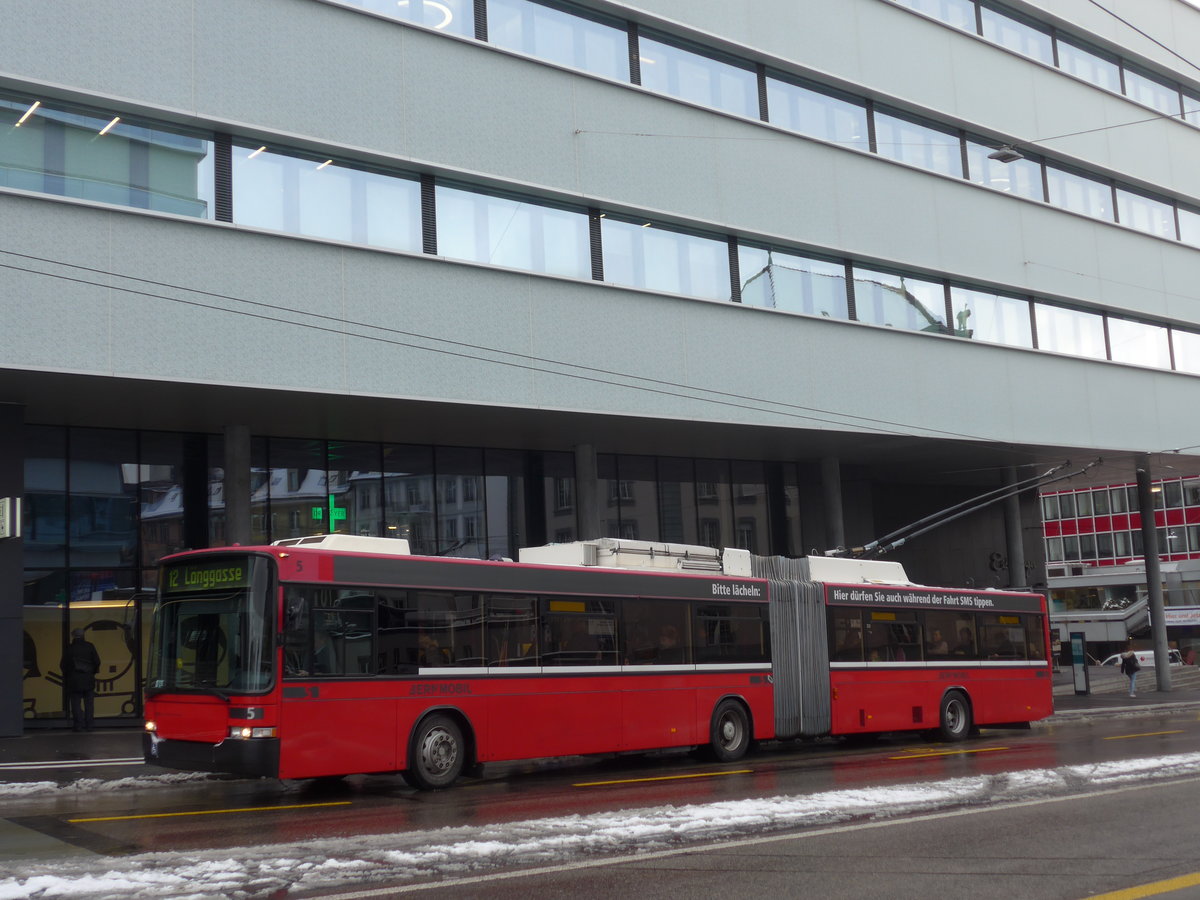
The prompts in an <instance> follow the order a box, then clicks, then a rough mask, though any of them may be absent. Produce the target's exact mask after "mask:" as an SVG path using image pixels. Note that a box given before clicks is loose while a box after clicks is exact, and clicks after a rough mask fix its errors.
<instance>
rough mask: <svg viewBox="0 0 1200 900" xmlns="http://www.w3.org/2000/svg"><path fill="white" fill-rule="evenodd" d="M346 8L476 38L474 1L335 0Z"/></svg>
mask: <svg viewBox="0 0 1200 900" xmlns="http://www.w3.org/2000/svg"><path fill="white" fill-rule="evenodd" d="M334 2H335V3H341V4H343V5H345V6H357V7H359V8H360V9H366V10H370V11H371V12H377V13H381V14H382V15H385V16H388V17H389V18H392V19H399V20H401V21H403V22H411V23H413V24H414V25H424V26H425V27H426V28H434V29H437V30H438V31H444V32H446V33H447V34H459V35H463V36H464V37H474V35H475V14H474V7H473V6H472V2H471V0H334Z"/></svg>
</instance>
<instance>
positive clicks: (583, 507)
mask: <svg viewBox="0 0 1200 900" xmlns="http://www.w3.org/2000/svg"><path fill="white" fill-rule="evenodd" d="M599 480H600V475H599V469H598V467H597V465H596V448H595V447H594V446H592V445H591V444H579V445H577V446H576V447H575V505H576V510H577V512H578V514H579V539H580V540H581V541H590V540H594V539H595V538H599V537H603V536H604V535H603V534H601V532H600V505H599V501H598V500H597V493H598V482H599Z"/></svg>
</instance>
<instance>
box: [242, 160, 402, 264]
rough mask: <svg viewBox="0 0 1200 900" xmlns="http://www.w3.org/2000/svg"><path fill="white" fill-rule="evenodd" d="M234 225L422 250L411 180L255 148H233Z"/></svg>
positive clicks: (368, 244)
mask: <svg viewBox="0 0 1200 900" xmlns="http://www.w3.org/2000/svg"><path fill="white" fill-rule="evenodd" d="M233 220H234V222H236V223H237V224H239V225H249V226H252V227H255V228H269V229H271V230H273V231H284V232H287V233H289V234H303V235H307V236H309V237H320V238H328V239H330V240H340V241H350V242H353V243H356V244H365V245H367V246H372V247H386V248H388V249H392V250H411V251H418V252H419V251H420V250H421V190H420V185H419V184H418V183H417V182H416V181H415V180H412V179H408V178H401V177H398V176H396V175H384V174H381V173H377V172H368V171H364V170H362V169H352V168H349V167H347V166H342V165H338V164H336V163H333V162H331V161H323V160H318V159H313V158H305V157H299V156H285V155H283V154H281V153H273V152H271V151H269V150H262V149H259V148H258V147H249V146H237V147H234V148H233Z"/></svg>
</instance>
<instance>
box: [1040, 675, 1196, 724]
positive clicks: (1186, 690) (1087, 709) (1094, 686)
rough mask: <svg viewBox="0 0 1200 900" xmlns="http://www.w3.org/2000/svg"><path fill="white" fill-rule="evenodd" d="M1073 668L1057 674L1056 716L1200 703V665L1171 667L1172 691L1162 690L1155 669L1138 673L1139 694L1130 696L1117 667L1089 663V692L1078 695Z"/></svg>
mask: <svg viewBox="0 0 1200 900" xmlns="http://www.w3.org/2000/svg"><path fill="white" fill-rule="evenodd" d="M1073 678H1074V676H1073V673H1072V671H1071V669H1070V667H1067V666H1064V667H1063V668H1062V671H1060V672H1055V673H1054V716H1052V717H1051V719H1050V721H1053V720H1054V719H1056V718H1060V717H1061V718H1069V717H1073V716H1089V715H1116V714H1127V715H1132V714H1135V713H1139V712H1153V711H1155V710H1160V709H1174V708H1180V707H1184V708H1187V707H1192V706H1200V666H1171V690H1170V691H1159V690H1158V684H1157V680H1156V678H1155V671H1154V669H1152V668H1149V667H1146V668H1143V669H1142V671H1141V672H1139V673H1138V680H1137V687H1138V689H1137V696H1136V697H1130V696H1129V679H1128V678H1126V677H1125V676H1124V675H1122V674H1121V673H1120V671H1119V670H1118V669H1117V668H1116V667H1115V666H1089V667H1088V680H1089V688H1090V691H1091V692H1090V693H1088V694H1076V693H1075V686H1074V681H1073Z"/></svg>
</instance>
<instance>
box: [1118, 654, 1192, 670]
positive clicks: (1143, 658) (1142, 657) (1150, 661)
mask: <svg viewBox="0 0 1200 900" xmlns="http://www.w3.org/2000/svg"><path fill="white" fill-rule="evenodd" d="M1133 655H1134V656H1136V657H1137V661H1138V662H1139V663H1141V664H1142V668H1143V669H1144V668H1146V667H1147V666H1153V665H1154V651H1153V650H1134V651H1133ZM1167 658H1168V659H1169V660H1170V665H1172V666H1182V665H1183V655H1182V654H1181V653H1180V652H1179V651H1178V650H1168V651H1167ZM1120 664H1121V654H1120V653H1114V654H1113V655H1112V656H1110V657H1109V658H1108V659H1106V660H1105V661H1104V662H1102V663H1100V665H1102V666H1119V665H1120Z"/></svg>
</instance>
